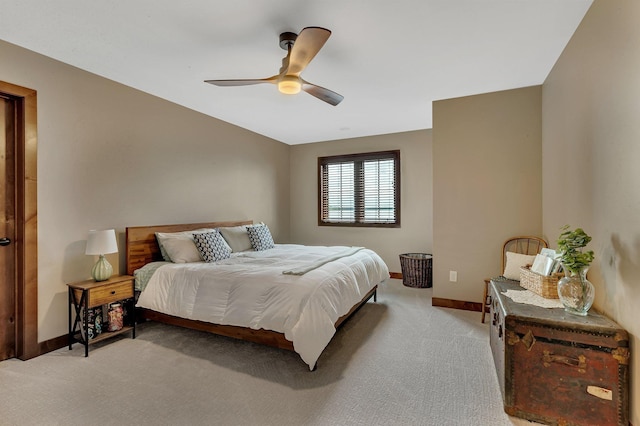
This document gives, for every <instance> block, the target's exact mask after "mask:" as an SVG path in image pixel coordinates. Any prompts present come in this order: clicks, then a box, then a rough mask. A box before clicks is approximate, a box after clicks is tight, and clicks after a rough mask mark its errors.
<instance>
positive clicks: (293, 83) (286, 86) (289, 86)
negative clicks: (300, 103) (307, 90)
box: [278, 75, 302, 95]
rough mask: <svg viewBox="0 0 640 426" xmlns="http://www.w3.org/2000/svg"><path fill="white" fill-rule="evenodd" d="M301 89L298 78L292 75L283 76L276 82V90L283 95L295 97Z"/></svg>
mask: <svg viewBox="0 0 640 426" xmlns="http://www.w3.org/2000/svg"><path fill="white" fill-rule="evenodd" d="M301 89H302V83H300V78H298V77H296V76H293V75H285V76H284V77H282V79H281V80H280V81H278V90H279V91H280V93H284V94H285V95H295V94H296V93H300V90H301Z"/></svg>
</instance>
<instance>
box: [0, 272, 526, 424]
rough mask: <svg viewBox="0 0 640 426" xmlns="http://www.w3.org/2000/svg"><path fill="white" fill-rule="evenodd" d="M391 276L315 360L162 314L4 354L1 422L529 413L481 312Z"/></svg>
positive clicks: (463, 419) (480, 417) (363, 420)
mask: <svg viewBox="0 0 640 426" xmlns="http://www.w3.org/2000/svg"><path fill="white" fill-rule="evenodd" d="M431 294H432V291H431V289H416V288H409V287H405V286H403V285H402V282H401V281H400V280H389V281H388V282H387V283H384V284H382V285H381V286H380V287H379V290H378V302H377V303H373V302H372V301H370V302H369V303H367V304H365V305H364V306H363V307H362V309H360V310H359V311H358V312H357V313H356V314H355V315H354V316H353V317H352V318H350V319H349V320H348V321H347V322H346V323H345V324H344V325H343V327H342V328H341V329H340V330H339V331H338V332H337V334H336V335H335V337H334V338H333V340H332V341H331V343H330V344H329V346H328V347H327V348H326V349H325V351H324V352H323V354H322V356H321V357H320V359H319V361H318V368H317V370H316V371H314V372H310V371H309V368H308V366H307V365H306V364H305V363H304V362H302V360H301V359H300V358H299V357H298V355H297V354H295V353H293V352H287V351H284V350H280V349H275V348H271V347H267V346H262V345H258V344H253V343H248V342H241V341H237V340H233V339H229V338H225V337H220V336H214V335H210V334H207V333H203V332H197V331H192V330H186V329H182V328H177V327H172V326H167V325H163V324H157V323H145V324H141V325H140V326H139V327H138V336H137V338H136V339H135V340H133V339H130V338H128V337H116V338H114V339H111V340H107V341H103V342H100V343H98V344H95V345H92V346H90V348H89V357H88V358H85V357H84V348H83V347H82V346H81V345H79V344H75V345H74V347H73V350H71V351H69V350H68V349H67V348H62V349H60V350H57V351H54V352H51V353H49V354H46V355H43V356H40V357H38V358H34V359H32V360H29V361H19V360H15V359H13V360H7V361H3V362H0V424H1V425H80V424H109V425H110V424H132V425H481V426H482V425H487V426H489V425H491V426H495V425H514V424H516V425H521V424H522V425H524V424H529V423H528V422H526V421H524V420H521V419H515V418H512V417H509V416H507V415H506V414H505V413H504V411H503V409H502V400H501V397H500V390H499V387H498V381H497V378H496V373H495V369H494V366H493V360H492V358H491V350H490V347H489V326H488V325H487V324H481V323H480V313H478V312H468V311H459V310H453V309H446V308H437V307H433V306H431Z"/></svg>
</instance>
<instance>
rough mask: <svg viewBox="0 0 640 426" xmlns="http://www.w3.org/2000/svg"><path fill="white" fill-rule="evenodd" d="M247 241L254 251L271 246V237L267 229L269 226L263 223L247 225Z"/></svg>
mask: <svg viewBox="0 0 640 426" xmlns="http://www.w3.org/2000/svg"><path fill="white" fill-rule="evenodd" d="M247 233H248V234H249V241H251V246H252V247H253V249H254V250H255V251H262V250H268V249H270V248H273V246H274V244H273V237H272V236H271V232H270V231H269V227H268V226H267V225H265V224H264V223H261V224H259V225H253V226H247Z"/></svg>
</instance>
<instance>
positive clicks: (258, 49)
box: [0, 0, 592, 145]
mask: <svg viewBox="0 0 640 426" xmlns="http://www.w3.org/2000/svg"><path fill="white" fill-rule="evenodd" d="M591 2H592V1H591V0H562V1H559V0H437V1H436V0H413V1H410V0H404V1H402V0H396V1H391V0H349V1H347V0H317V1H302V0H252V1H250V0H185V1H175V0H128V1H116V0H102V1H88V0H59V1H42V0H0V39H3V40H5V41H8V42H10V43H13V44H16V45H18V46H22V47H25V48H27V49H30V50H33V51H35V52H38V53H41V54H44V55H46V56H49V57H52V58H55V59H58V60H60V61H62V62H66V63H68V64H71V65H74V66H76V67H79V68H82V69H84V70H87V71H90V72H92V73H95V74H98V75H100V76H103V77H106V78H109V79H111V80H115V81H117V82H120V83H122V84H125V85H127V86H131V87H134V88H136V89H139V90H142V91H144V92H147V93H150V94H153V95H155V96H158V97H161V98H164V99H167V100H169V101H172V102H175V103H177V104H180V105H184V106H185V107H188V108H191V109H193V110H196V111H200V112H202V113H204V114H207V115H210V116H212V117H216V118H219V119H221V120H224V121H227V122H229V123H233V124H235V125H238V126H240V127H244V128H246V129H249V130H252V131H254V132H256V133H260V134H262V135H265V136H268V137H271V138H273V139H276V140H279V141H281V142H284V143H287V144H292V145H293V144H300V143H308V142H318V141H326V140H335V139H344V138H352V137H358V136H368V135H375V134H387V133H396V132H403V131H410V130H418V129H428V128H431V103H432V101H434V100H438V99H448V98H454V97H459V96H467V95H473V94H479V93H487V92H493V91H497V90H505V89H512V88H517V87H524V86H531V85H537V84H541V83H543V82H544V80H545V78H546V76H547V75H548V73H549V71H550V70H551V68H552V67H553V65H554V63H555V61H556V60H557V58H558V57H559V56H560V53H561V52H562V50H563V49H564V47H565V46H566V44H567V42H568V41H569V39H570V38H571V36H572V34H573V33H574V31H575V29H576V28H577V26H578V24H579V23H580V21H581V20H582V18H583V16H584V15H585V13H586V11H587V9H588V8H589V6H590V5H591ZM307 26H320V27H325V28H328V29H330V30H331V31H332V32H333V33H332V35H331V37H330V38H329V40H328V41H327V43H326V44H325V46H324V47H323V48H322V50H321V51H320V53H318V55H317V56H316V57H315V59H314V60H313V61H312V62H311V64H310V65H309V66H308V67H307V69H306V70H305V71H303V73H302V76H303V77H304V79H305V80H307V81H309V82H311V83H314V84H317V85H320V86H323V87H326V88H328V89H331V90H333V91H336V92H338V93H340V94H341V95H343V96H344V97H345V99H344V101H343V102H342V103H341V104H339V105H338V106H336V107H333V106H330V105H329V104H326V103H324V102H322V101H320V100H318V99H316V98H314V97H312V96H310V95H308V94H307V93H304V92H301V93H300V94H298V95H283V94H281V93H279V92H278V91H277V88H276V87H275V86H273V85H270V84H262V85H256V86H244V87H216V86H213V85H210V84H206V83H204V82H203V80H206V79H226V78H264V77H269V76H271V75H274V74H277V72H278V70H279V68H280V65H281V59H282V58H283V57H284V56H285V54H286V52H285V51H284V50H282V49H280V47H279V45H278V42H279V34H280V33H281V32H284V31H292V32H295V33H298V32H299V31H300V30H301V29H302V28H304V27H307ZM25 72H28V70H25ZM0 77H1V76H0ZM36 89H37V88H36Z"/></svg>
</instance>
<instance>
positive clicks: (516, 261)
mask: <svg viewBox="0 0 640 426" xmlns="http://www.w3.org/2000/svg"><path fill="white" fill-rule="evenodd" d="M535 258H536V255H535V254H534V255H532V256H529V255H527V254H520V253H512V252H510V251H508V252H507V264H506V265H505V267H504V274H502V275H503V276H504V277H505V278H507V279H510V280H515V281H520V268H521V267H522V266H526V265H533V261H534V260H535Z"/></svg>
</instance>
